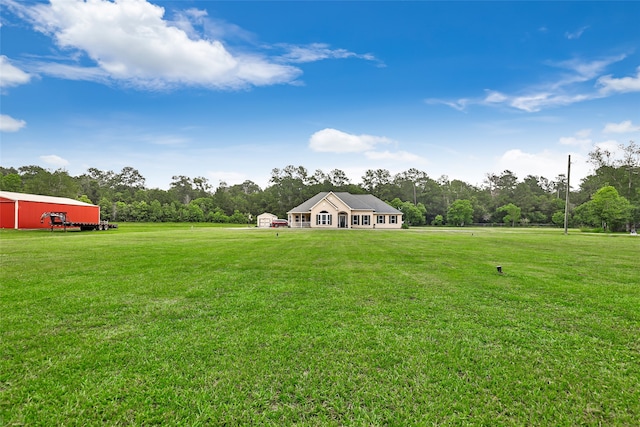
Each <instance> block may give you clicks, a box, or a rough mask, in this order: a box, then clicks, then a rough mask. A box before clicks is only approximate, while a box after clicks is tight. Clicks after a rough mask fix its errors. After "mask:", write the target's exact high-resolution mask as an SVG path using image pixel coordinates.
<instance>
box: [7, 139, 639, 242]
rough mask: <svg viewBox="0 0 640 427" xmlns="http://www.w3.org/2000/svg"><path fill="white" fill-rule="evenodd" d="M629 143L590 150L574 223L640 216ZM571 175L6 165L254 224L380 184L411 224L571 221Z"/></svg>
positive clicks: (114, 211) (15, 184)
mask: <svg viewBox="0 0 640 427" xmlns="http://www.w3.org/2000/svg"><path fill="white" fill-rule="evenodd" d="M620 149H621V150H620V152H621V153H622V154H621V155H619V156H618V157H616V156H615V155H614V154H613V153H611V152H609V151H607V150H604V149H601V148H596V149H594V150H593V151H592V152H591V153H589V161H590V162H591V163H592V165H593V166H594V172H593V173H592V174H591V175H589V176H587V177H586V178H584V179H583V180H582V181H581V182H580V184H579V187H578V188H572V189H571V193H570V194H571V196H570V206H569V225H570V226H581V227H591V228H600V229H603V230H612V231H614V230H624V229H627V230H629V229H631V228H634V227H635V224H637V223H639V222H640V147H639V146H638V145H637V144H636V143H634V142H633V141H630V142H629V143H628V144H621V145H620ZM566 188H567V179H566V176H565V175H564V174H559V175H558V176H556V177H555V178H554V179H547V178H545V177H541V176H534V175H527V176H526V177H524V178H523V179H519V178H518V177H517V176H516V175H515V174H514V173H513V172H511V171H509V170H505V171H503V172H501V173H498V174H496V173H487V174H486V175H485V179H484V181H483V183H482V184H481V185H477V186H476V185H471V184H468V183H466V182H464V181H460V180H457V179H453V180H450V179H449V178H448V177H447V176H446V175H443V176H440V177H439V178H436V179H434V178H432V177H430V176H429V175H428V173H427V172H425V171H421V170H418V169H414V168H412V169H408V170H406V171H404V172H401V173H398V174H394V175H393V174H391V173H390V172H389V171H388V170H386V169H375V170H374V169H370V170H367V171H366V172H365V174H364V175H363V176H362V177H361V182H360V183H357V184H356V183H353V182H352V180H351V179H350V178H349V177H348V176H347V175H346V173H345V172H344V171H342V170H339V169H334V170H332V171H330V172H328V173H325V172H324V171H322V170H319V169H318V170H316V171H314V172H313V173H310V172H309V171H308V170H307V169H306V168H305V167H303V166H293V165H289V166H286V167H284V168H274V169H273V170H272V171H271V176H270V179H269V183H268V185H267V186H266V188H264V189H263V188H261V187H260V186H259V185H257V184H256V183H254V182H252V181H249V180H247V181H245V182H243V183H242V184H236V185H228V184H227V183H225V182H220V183H219V185H218V186H217V187H215V188H214V187H213V186H212V184H211V183H210V182H209V180H208V179H207V178H204V177H187V176H183V175H176V176H173V177H172V181H171V183H170V185H169V189H168V190H162V189H158V188H147V187H146V185H145V178H144V177H143V176H142V175H141V174H140V172H139V171H138V170H136V169H134V168H133V167H129V166H128V167H125V168H123V169H122V170H121V171H120V172H114V171H102V170H99V169H96V168H89V169H88V170H87V171H86V173H84V174H82V175H80V176H70V175H69V173H68V172H67V171H66V170H64V169H58V170H54V171H51V170H47V169H44V168H42V167H39V166H22V167H18V168H14V167H8V168H5V167H0V189H2V190H5V191H14V192H23V193H32V194H41V195H50V196H59V197H69V198H74V199H78V200H83V201H86V202H90V203H93V204H97V205H99V206H100V208H101V216H102V219H104V220H109V221H123V222H127V221H139V222H205V221H206V222H219V223H241V224H248V223H250V222H251V221H252V220H254V219H255V217H256V216H257V215H259V214H261V213H263V212H271V213H273V214H275V215H277V216H278V217H280V218H286V212H287V211H288V210H290V209H291V208H293V207H295V206H297V205H299V204H301V203H302V202H304V201H305V200H307V199H309V198H310V197H312V196H314V195H315V194H317V193H318V192H321V191H346V192H350V193H353V194H366V193H369V194H373V195H374V196H376V197H378V198H380V199H382V200H385V201H387V202H389V203H390V204H391V205H392V206H394V207H396V208H398V209H400V210H401V211H402V212H403V213H404V220H405V223H406V224H407V225H412V226H420V225H455V226H463V225H469V224H508V225H511V226H516V225H531V224H540V225H557V226H560V225H563V223H564V210H565V194H566Z"/></svg>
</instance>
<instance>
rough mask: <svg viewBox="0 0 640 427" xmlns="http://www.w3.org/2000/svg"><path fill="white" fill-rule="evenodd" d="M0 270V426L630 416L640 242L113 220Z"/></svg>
mask: <svg viewBox="0 0 640 427" xmlns="http://www.w3.org/2000/svg"><path fill="white" fill-rule="evenodd" d="M276 233H277V234H276ZM497 265H501V266H502V268H503V271H504V274H502V275H500V274H498V273H497V271H496V266H497ZM0 268H1V271H0V282H1V285H0V298H1V300H0V301H1V307H0V309H1V316H2V317H1V326H2V330H1V343H0V345H1V357H0V380H1V381H0V393H1V401H0V404H1V408H0V409H1V415H0V421H1V424H4V425H40V426H52V425H68V426H80V425H82V426H87V425H188V426H197V425H225V426H235V425H274V426H276V425H278V426H282V425H299V426H319V425H322V426H325V425H328V426H332V425H335V426H338V425H376V426H378V425H389V426H410V425H415V426H424V425H491V426H493V425H540V426H548V425H566V426H569V425H571V426H573V425H609V426H611V425H620V426H636V425H639V424H640V238H638V237H632V236H626V235H625V236H623V235H616V236H612V235H590V234H583V233H579V232H577V231H574V232H570V233H569V235H566V236H565V235H564V234H563V232H562V230H558V229H554V230H538V229H530V230H519V229H516V230H514V229H499V230H496V229H466V228H465V229H433V228H427V229H410V230H398V231H383V230H374V231H364V230H362V231H359V230H339V231H338V230H332V231H318V230H291V229H281V230H277V231H276V230H261V229H256V228H248V227H237V228H225V227H213V226H204V225H199V226H194V227H192V226H191V225H182V224H176V225H144V224H142V225H141V224H138V225H135V224H121V225H120V228H119V229H118V230H111V231H108V232H83V233H79V232H67V233H64V232H54V233H50V232H47V231H19V232H18V231H2V232H0Z"/></svg>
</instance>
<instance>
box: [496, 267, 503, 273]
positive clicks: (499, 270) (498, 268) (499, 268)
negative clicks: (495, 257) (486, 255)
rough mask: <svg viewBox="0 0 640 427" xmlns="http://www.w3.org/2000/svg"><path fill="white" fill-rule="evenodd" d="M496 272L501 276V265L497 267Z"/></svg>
mask: <svg viewBox="0 0 640 427" xmlns="http://www.w3.org/2000/svg"><path fill="white" fill-rule="evenodd" d="M496 270H498V274H502V266H501V265H499V266H497V267H496Z"/></svg>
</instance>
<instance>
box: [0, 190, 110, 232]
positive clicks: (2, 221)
mask: <svg viewBox="0 0 640 427" xmlns="http://www.w3.org/2000/svg"><path fill="white" fill-rule="evenodd" d="M45 212H66V213H67V220H69V221H73V222H86V223H99V222H100V207H99V206H96V205H92V204H89V203H84V202H80V201H78V200H73V199H67V198H65V197H52V196H39V195H37V194H24V193H13V192H11V191H0V228H15V229H16V230H17V229H31V228H49V221H44V223H41V222H40V217H41V216H42V214H43V213H45Z"/></svg>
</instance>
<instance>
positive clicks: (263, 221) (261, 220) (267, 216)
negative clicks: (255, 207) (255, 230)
mask: <svg viewBox="0 0 640 427" xmlns="http://www.w3.org/2000/svg"><path fill="white" fill-rule="evenodd" d="M274 219H278V217H277V216H276V215H274V214H271V213H268V212H265V213H263V214H260V215H258V227H261V228H269V227H271V222H272V221H273V220H274Z"/></svg>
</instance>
